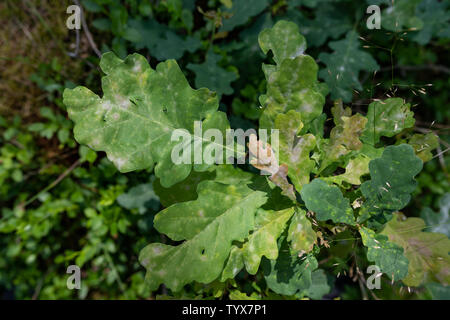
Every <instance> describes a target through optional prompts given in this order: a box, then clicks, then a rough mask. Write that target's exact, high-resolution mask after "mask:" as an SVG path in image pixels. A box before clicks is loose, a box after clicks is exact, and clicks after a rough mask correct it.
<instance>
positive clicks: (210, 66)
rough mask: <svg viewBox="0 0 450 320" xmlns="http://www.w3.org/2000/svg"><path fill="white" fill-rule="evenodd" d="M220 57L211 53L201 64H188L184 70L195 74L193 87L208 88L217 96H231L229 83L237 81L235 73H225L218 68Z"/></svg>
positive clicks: (231, 90) (231, 91)
mask: <svg viewBox="0 0 450 320" xmlns="http://www.w3.org/2000/svg"><path fill="white" fill-rule="evenodd" d="M221 59H222V57H221V56H220V55H218V54H215V53H213V52H212V51H210V52H208V54H207V55H206V60H205V62H203V63H202V64H193V63H189V64H188V65H187V66H186V68H188V69H190V70H192V71H193V72H194V73H195V86H196V87H197V88H208V89H211V90H213V91H215V92H217V93H218V94H226V95H229V94H232V93H233V88H232V87H231V85H230V84H231V82H233V81H234V80H236V79H238V78H239V77H238V75H237V74H236V73H235V72H232V71H227V70H225V69H223V68H222V67H220V66H219V64H218V62H219V61H220V60H221Z"/></svg>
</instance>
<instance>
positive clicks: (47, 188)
mask: <svg viewBox="0 0 450 320" xmlns="http://www.w3.org/2000/svg"><path fill="white" fill-rule="evenodd" d="M80 164H81V161H80V159H78V160H77V161H75V162H74V163H73V164H72V165H71V166H70V167H69V168H67V169H66V171H64V172H63V173H61V174H60V175H59V177H58V178H56V180H55V181H53V182H52V183H51V184H49V185H48V186H47V187H45V188H44V189H42V190H41V191H39V192H38V193H37V194H35V195H34V196H33V197H31V198H30V199H29V200H27V201H26V202H25V203H24V204H23V205H22V208H25V207H26V206H27V205H29V204H30V203H32V202H33V201H34V200H36V199H37V198H38V197H39V195H41V194H42V193H44V192H47V191H49V190H50V189H52V188H53V187H55V186H56V185H57V184H58V183H60V182H61V181H62V180H64V178H65V177H67V176H68V175H69V174H70V173H71V172H72V171H73V170H74V169H75V168H76V167H78V166H79V165H80Z"/></svg>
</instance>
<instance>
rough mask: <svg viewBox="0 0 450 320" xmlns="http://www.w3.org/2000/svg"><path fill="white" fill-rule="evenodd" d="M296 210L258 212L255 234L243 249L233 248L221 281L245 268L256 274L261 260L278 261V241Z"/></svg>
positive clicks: (232, 276)
mask: <svg viewBox="0 0 450 320" xmlns="http://www.w3.org/2000/svg"><path fill="white" fill-rule="evenodd" d="M293 213H294V208H289V209H285V210H282V211H264V210H258V212H257V216H256V225H255V229H254V230H253V233H252V234H251V235H250V236H249V237H248V240H247V241H246V242H245V243H244V244H243V245H242V247H238V246H233V248H232V249H231V253H230V257H229V258H228V261H227V263H226V265H225V268H224V270H223V273H222V277H221V281H225V280H226V279H233V278H234V277H235V276H236V275H237V274H238V272H239V271H241V269H242V268H243V267H244V265H245V268H246V270H247V271H248V273H250V274H256V272H257V271H258V268H259V265H260V262H261V258H262V257H263V256H265V257H266V258H268V259H272V260H273V259H277V257H278V245H277V239H278V238H279V237H280V235H281V233H282V232H283V231H284V229H285V228H286V224H287V222H288V221H289V219H290V218H291V217H292V214H293Z"/></svg>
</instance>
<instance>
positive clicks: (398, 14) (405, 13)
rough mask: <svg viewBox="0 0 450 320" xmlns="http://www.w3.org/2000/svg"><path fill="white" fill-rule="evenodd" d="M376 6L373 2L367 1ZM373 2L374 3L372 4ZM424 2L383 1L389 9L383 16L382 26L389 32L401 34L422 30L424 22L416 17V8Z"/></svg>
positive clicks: (404, 0)
mask: <svg viewBox="0 0 450 320" xmlns="http://www.w3.org/2000/svg"><path fill="white" fill-rule="evenodd" d="M367 1H368V3H369V2H370V4H374V3H373V0H367ZM371 1H372V2H371ZM421 1H422V0H396V1H394V2H393V1H389V0H383V1H382V2H384V3H385V4H386V5H388V7H387V8H386V9H384V10H383V12H382V14H381V26H382V27H383V28H385V29H387V30H390V31H395V32H401V31H403V30H405V29H409V28H415V29H421V28H422V27H423V21H422V20H421V19H419V18H418V17H417V16H416V15H415V11H416V7H417V5H418V4H419V3H420V2H421Z"/></svg>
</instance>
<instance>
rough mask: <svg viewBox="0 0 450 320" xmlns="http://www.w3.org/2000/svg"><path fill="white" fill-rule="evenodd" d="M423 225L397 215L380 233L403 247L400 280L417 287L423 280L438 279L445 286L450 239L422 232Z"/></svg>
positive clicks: (449, 269) (449, 272)
mask: <svg viewBox="0 0 450 320" xmlns="http://www.w3.org/2000/svg"><path fill="white" fill-rule="evenodd" d="M424 228H425V222H424V221H423V220H422V219H420V218H407V219H402V218H401V216H400V215H397V216H395V217H394V218H393V219H392V220H391V221H389V222H388V223H387V225H386V227H385V228H384V230H383V232H382V233H383V234H384V235H386V236H388V237H389V240H390V241H392V242H393V243H396V244H397V245H399V246H401V247H403V249H404V250H405V256H406V257H407V258H408V260H409V268H408V276H407V277H406V278H404V279H403V283H405V284H406V285H408V286H414V287H417V286H420V285H421V284H422V283H424V282H429V281H439V282H440V283H442V284H444V285H446V286H448V285H449V284H450V256H449V251H450V240H449V239H448V238H447V236H446V235H444V234H441V233H432V232H423V230H424Z"/></svg>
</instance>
